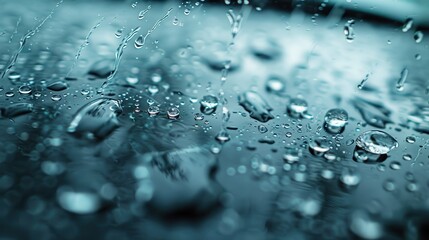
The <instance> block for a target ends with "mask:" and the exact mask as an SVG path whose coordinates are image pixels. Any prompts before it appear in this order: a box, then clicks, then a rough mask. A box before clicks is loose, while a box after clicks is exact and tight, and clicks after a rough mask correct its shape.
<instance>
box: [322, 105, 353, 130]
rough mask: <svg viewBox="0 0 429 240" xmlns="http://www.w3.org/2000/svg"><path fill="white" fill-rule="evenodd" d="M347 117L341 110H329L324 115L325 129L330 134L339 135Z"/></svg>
mask: <svg viewBox="0 0 429 240" xmlns="http://www.w3.org/2000/svg"><path fill="white" fill-rule="evenodd" d="M348 120H349V115H348V113H347V112H346V110H344V109H341V108H334V109H330V110H329V111H328V112H327V113H326V115H325V129H326V130H327V131H328V132H330V133H340V132H342V131H343V130H344V127H345V126H346V124H347V122H348Z"/></svg>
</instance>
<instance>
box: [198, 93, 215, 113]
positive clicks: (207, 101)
mask: <svg viewBox="0 0 429 240" xmlns="http://www.w3.org/2000/svg"><path fill="white" fill-rule="evenodd" d="M200 104H201V106H200V111H201V112H202V113H204V114H206V115H210V114H212V113H214V112H215V111H216V108H217V105H218V104H219V103H218V99H217V97H215V96H213V95H206V96H204V97H203V98H202V99H201V101H200Z"/></svg>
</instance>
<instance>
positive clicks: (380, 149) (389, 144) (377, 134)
mask: <svg viewBox="0 0 429 240" xmlns="http://www.w3.org/2000/svg"><path fill="white" fill-rule="evenodd" d="M356 145H357V146H359V147H361V148H362V149H364V150H365V151H368V152H370V153H374V154H386V153H388V152H390V151H391V150H392V149H394V148H397V147H398V146H399V144H398V142H397V141H396V140H395V139H394V138H393V137H392V136H390V135H389V134H388V133H386V132H383V131H378V130H370V131H367V132H364V133H362V134H361V135H359V137H358V138H357V139H356Z"/></svg>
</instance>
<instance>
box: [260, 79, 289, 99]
mask: <svg viewBox="0 0 429 240" xmlns="http://www.w3.org/2000/svg"><path fill="white" fill-rule="evenodd" d="M265 89H266V90H267V92H269V93H273V94H277V95H281V94H282V93H283V92H284V90H285V84H284V80H283V79H281V78H279V77H275V76H271V77H269V78H268V79H267V81H266V82H265Z"/></svg>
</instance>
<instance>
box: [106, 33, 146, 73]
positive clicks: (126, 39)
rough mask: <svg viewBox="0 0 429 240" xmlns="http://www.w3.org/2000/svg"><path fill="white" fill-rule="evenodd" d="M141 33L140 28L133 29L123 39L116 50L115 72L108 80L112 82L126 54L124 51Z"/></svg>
mask: <svg viewBox="0 0 429 240" xmlns="http://www.w3.org/2000/svg"><path fill="white" fill-rule="evenodd" d="M139 31H140V27H136V28H134V29H131V31H130V32H129V33H128V34H127V35H126V36H125V37H124V38H122V41H121V43H120V44H119V46H118V48H117V49H116V53H115V64H114V67H113V71H112V73H111V74H110V76H108V77H107V80H108V81H110V80H111V79H112V78H113V77H114V76H115V75H116V72H117V71H118V67H119V63H120V62H121V59H122V55H123V54H124V49H125V48H126V47H127V44H128V42H129V41H130V40H131V39H132V38H133V37H134V36H135V35H136V34H137V33H138V32H139Z"/></svg>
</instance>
